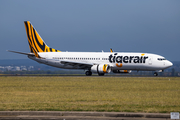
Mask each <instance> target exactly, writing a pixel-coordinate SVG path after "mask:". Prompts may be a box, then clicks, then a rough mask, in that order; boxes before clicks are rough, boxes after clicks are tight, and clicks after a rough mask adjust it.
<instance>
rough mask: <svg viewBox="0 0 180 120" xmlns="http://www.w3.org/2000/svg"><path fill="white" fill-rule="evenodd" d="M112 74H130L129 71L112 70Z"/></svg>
mask: <svg viewBox="0 0 180 120" xmlns="http://www.w3.org/2000/svg"><path fill="white" fill-rule="evenodd" d="M112 72H113V73H131V70H113V71H112Z"/></svg>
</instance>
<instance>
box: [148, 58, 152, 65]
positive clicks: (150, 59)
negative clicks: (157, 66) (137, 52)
mask: <svg viewBox="0 0 180 120" xmlns="http://www.w3.org/2000/svg"><path fill="white" fill-rule="evenodd" d="M149 65H152V57H150V58H149Z"/></svg>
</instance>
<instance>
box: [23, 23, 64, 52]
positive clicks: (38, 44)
mask: <svg viewBox="0 0 180 120" xmlns="http://www.w3.org/2000/svg"><path fill="white" fill-rule="evenodd" d="M24 25H25V29H26V34H27V39H28V43H29V48H30V51H31V52H32V53H34V54H37V53H38V52H61V51H59V50H56V49H54V48H50V47H48V46H47V45H46V44H45V43H44V41H43V39H42V38H41V36H40V35H39V34H38V32H37V31H36V30H35V28H34V27H33V25H32V24H31V23H30V21H24Z"/></svg>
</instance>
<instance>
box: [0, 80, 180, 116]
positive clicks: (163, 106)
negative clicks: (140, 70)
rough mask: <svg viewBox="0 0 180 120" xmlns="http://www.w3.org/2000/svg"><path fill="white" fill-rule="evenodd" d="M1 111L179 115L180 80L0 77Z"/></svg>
mask: <svg viewBox="0 0 180 120" xmlns="http://www.w3.org/2000/svg"><path fill="white" fill-rule="evenodd" d="M0 110H1V111H7V110H12V111H15V110H18V111H22V110H23V111H24V110H35V111H42V110H43V111H115V112H155V113H159V112H160V113H166V112H180V78H177V77H171V78H166V77H151V78H145V77H144V78H143V77H139V78H138V77H127V78H126V77H0Z"/></svg>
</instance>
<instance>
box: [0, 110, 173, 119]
mask: <svg viewBox="0 0 180 120" xmlns="http://www.w3.org/2000/svg"><path fill="white" fill-rule="evenodd" d="M19 119H20V120H139V119H140V120H170V113H129V112H71V111H0V120H19Z"/></svg>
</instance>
